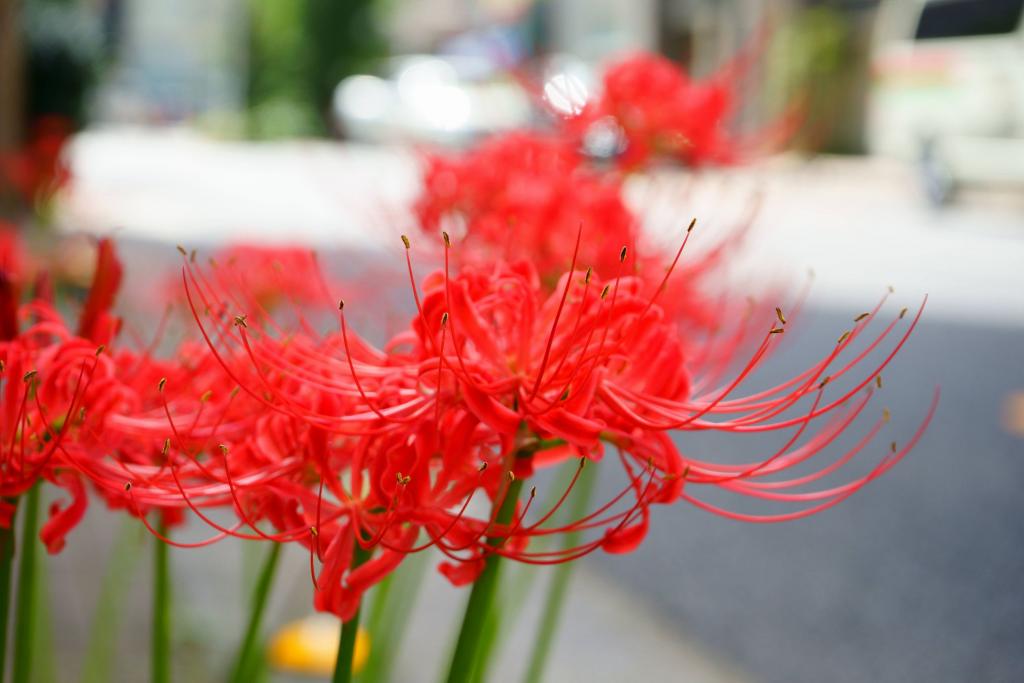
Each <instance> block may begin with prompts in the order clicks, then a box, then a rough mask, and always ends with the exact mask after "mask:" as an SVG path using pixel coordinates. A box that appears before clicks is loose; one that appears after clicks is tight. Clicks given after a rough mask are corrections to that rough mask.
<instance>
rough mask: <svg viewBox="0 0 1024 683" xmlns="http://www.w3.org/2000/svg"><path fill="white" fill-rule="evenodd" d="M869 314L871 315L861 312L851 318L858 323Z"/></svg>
mask: <svg viewBox="0 0 1024 683" xmlns="http://www.w3.org/2000/svg"><path fill="white" fill-rule="evenodd" d="M869 315H871V314H870V313H861V314H860V315H858V316H857V317H856V318H854V319H853V322H855V323H859V322H860V321H861V320H863V319H864V318H866V317H868V316H869Z"/></svg>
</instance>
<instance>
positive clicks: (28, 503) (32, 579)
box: [11, 484, 39, 683]
mask: <svg viewBox="0 0 1024 683" xmlns="http://www.w3.org/2000/svg"><path fill="white" fill-rule="evenodd" d="M38 526H39V484H36V485H35V486H33V487H32V488H30V489H29V490H28V493H27V494H26V495H25V518H24V520H23V521H22V527H21V556H20V557H19V558H18V605H17V607H16V608H15V613H14V670H13V672H12V678H11V680H12V681H13V683H28V682H29V681H31V680H32V636H33V634H34V631H35V615H36V611H35V609H34V607H35V606H36V599H35V598H36V572H37V568H36V566H37V564H38V562H39V544H38V543H36V542H35V540H36V531H37V527H38Z"/></svg>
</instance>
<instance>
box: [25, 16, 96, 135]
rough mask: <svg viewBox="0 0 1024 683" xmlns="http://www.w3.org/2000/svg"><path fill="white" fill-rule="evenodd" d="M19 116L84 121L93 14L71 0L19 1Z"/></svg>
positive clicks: (91, 72)
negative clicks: (21, 48)
mask: <svg viewBox="0 0 1024 683" xmlns="http://www.w3.org/2000/svg"><path fill="white" fill-rule="evenodd" d="M22 5H23V11H22V13H21V28H22V40H23V46H24V50H25V62H24V88H25V100H24V108H25V121H26V123H31V122H33V121H35V120H37V119H39V118H40V117H42V116H58V117H61V118H63V119H66V120H67V121H69V122H71V123H72V124H73V126H74V127H79V126H81V125H83V124H84V123H85V118H86V109H87V106H88V95H89V92H90V89H91V87H92V85H93V83H94V82H95V79H96V71H97V68H98V64H99V58H100V40H99V33H98V26H97V22H96V20H95V17H94V16H93V15H92V14H91V13H90V12H89V11H88V10H87V8H84V7H82V3H80V2H78V1H77V0H22Z"/></svg>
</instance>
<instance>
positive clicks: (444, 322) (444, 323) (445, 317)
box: [441, 311, 448, 327]
mask: <svg viewBox="0 0 1024 683" xmlns="http://www.w3.org/2000/svg"><path fill="white" fill-rule="evenodd" d="M447 325H448V311H445V312H444V313H442V314H441V327H445V326H447Z"/></svg>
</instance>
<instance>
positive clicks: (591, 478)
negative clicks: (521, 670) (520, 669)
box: [523, 467, 597, 683]
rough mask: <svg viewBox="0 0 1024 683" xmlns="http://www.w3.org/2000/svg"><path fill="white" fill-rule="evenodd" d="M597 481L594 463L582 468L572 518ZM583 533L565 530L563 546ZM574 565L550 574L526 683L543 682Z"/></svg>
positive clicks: (579, 513) (573, 543)
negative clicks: (542, 677) (591, 465)
mask: <svg viewBox="0 0 1024 683" xmlns="http://www.w3.org/2000/svg"><path fill="white" fill-rule="evenodd" d="M596 481H597V472H596V471H595V468H594V467H588V468H586V469H585V470H584V471H582V472H580V477H579V481H577V483H576V491H574V493H575V494H576V495H575V496H574V498H575V500H574V501H573V505H572V507H571V509H570V511H569V513H568V516H569V517H570V519H580V518H582V517H584V516H585V515H586V514H587V510H588V509H589V507H590V499H591V498H592V497H593V494H594V483H595V482H596ZM581 535H582V534H581V533H580V532H579V531H573V532H571V533H569V534H566V536H565V541H564V543H563V547H564V548H572V547H574V546H576V545H577V544H578V543H579V541H580V536H581ZM575 566H576V563H575V562H564V563H562V564H560V565H558V566H557V567H555V571H554V576H552V577H551V584H550V585H549V586H548V595H547V599H546V600H545V601H544V612H543V613H542V614H541V617H540V628H538V629H537V636H536V638H535V640H534V641H533V652H532V654H531V655H530V664H529V666H528V667H527V669H526V677H525V678H524V679H523V681H524V683H540V680H541V676H543V674H544V666H545V665H546V664H547V661H548V655H550V654H551V646H552V644H553V643H554V640H555V634H556V632H557V631H558V622H559V621H560V619H561V616H562V608H563V607H564V606H565V596H566V595H567V593H568V588H569V579H570V578H572V573H573V569H574V568H575Z"/></svg>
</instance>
